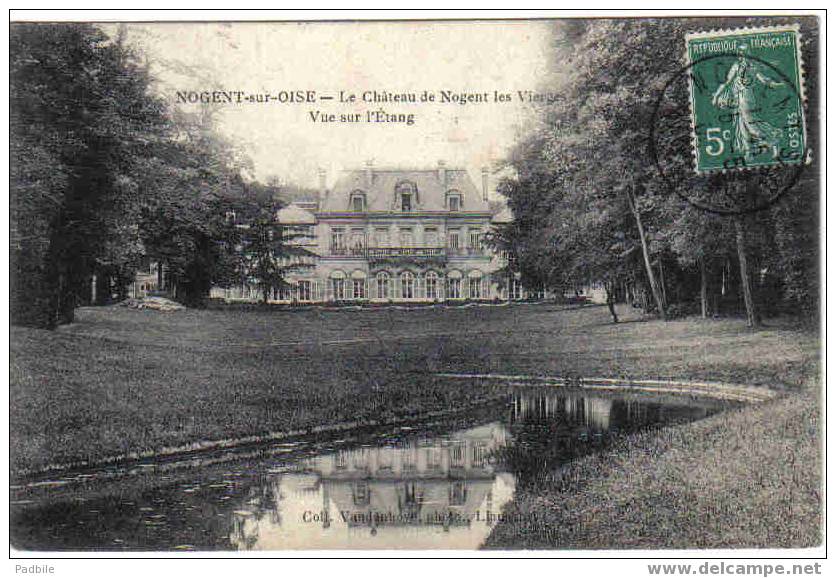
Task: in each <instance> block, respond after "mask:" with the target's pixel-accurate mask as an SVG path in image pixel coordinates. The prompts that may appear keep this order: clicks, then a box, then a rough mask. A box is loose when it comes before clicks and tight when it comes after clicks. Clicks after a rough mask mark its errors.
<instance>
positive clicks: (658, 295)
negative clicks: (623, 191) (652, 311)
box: [627, 189, 668, 321]
mask: <svg viewBox="0 0 836 578" xmlns="http://www.w3.org/2000/svg"><path fill="white" fill-rule="evenodd" d="M627 202H628V203H629V204H630V212H631V213H633V218H634V219H635V220H636V226H637V227H638V229H639V239H640V240H641V244H642V256H643V257H644V268H645V271H646V272H647V279H648V282H649V283H650V291H651V292H652V293H653V300H654V301H656V307H657V309H658V311H659V315H660V316H661V317H662V319H664V320H665V321H667V319H668V315H667V312H666V311H665V304H664V302H663V301H662V292H661V291H660V290H659V284H658V283H656V275H655V274H654V273H653V265H652V264H651V263H650V250H649V249H648V248H647V238H646V236H645V232H644V224H643V223H642V218H641V215H640V214H639V209H638V207H637V206H636V200H635V199H634V198H633V192H632V191H630V190H629V189H628V190H627Z"/></svg>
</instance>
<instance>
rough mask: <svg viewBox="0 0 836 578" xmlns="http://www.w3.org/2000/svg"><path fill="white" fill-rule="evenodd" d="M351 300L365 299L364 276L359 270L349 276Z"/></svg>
mask: <svg viewBox="0 0 836 578" xmlns="http://www.w3.org/2000/svg"><path fill="white" fill-rule="evenodd" d="M351 298H352V299H365V298H366V274H365V273H364V272H363V271H360V270H359V269H358V270H357V271H354V273H352V274H351Z"/></svg>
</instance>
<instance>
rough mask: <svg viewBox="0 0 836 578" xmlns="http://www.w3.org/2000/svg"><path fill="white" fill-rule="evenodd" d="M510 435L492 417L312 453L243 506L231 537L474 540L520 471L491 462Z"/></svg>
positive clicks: (286, 545) (437, 544)
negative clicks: (387, 441) (379, 443)
mask: <svg viewBox="0 0 836 578" xmlns="http://www.w3.org/2000/svg"><path fill="white" fill-rule="evenodd" d="M507 435H508V434H507V430H506V429H505V427H504V426H502V425H501V424H498V423H494V424H488V425H485V426H480V427H477V428H473V429H469V430H466V431H463V432H459V433H457V434H454V435H451V436H449V437H445V438H441V439H435V440H426V441H422V440H408V441H402V442H400V443H398V444H397V445H394V446H383V447H364V448H358V449H352V450H347V451H339V452H336V453H332V454H328V455H323V456H317V457H315V458H311V459H310V460H308V461H307V462H306V463H304V464H302V466H301V470H302V471H301V472H298V473H289V474H281V475H276V476H275V477H274V478H273V479H272V480H270V487H271V490H270V492H269V493H270V494H271V495H270V496H269V497H268V499H266V500H265V499H262V498H263V496H255V497H254V498H251V499H250V500H249V502H248V504H247V507H245V508H242V509H240V510H238V511H236V514H235V521H234V528H233V532H232V536H231V540H232V542H233V544H234V545H235V546H236V547H238V548H242V549H245V548H246V549H292V548H308V549H310V548H337V547H340V548H467V549H472V548H476V547H478V546H479V545H480V544H481V543H482V541H484V539H485V538H486V537H487V535H488V533H489V532H490V530H491V528H492V527H493V525H494V523H495V518H491V517H494V516H496V515H497V514H499V512H500V511H501V509H502V506H503V505H504V504H505V503H507V502H508V501H509V500H510V499H511V497H512V495H513V490H514V482H513V478H511V477H510V476H509V475H507V474H503V473H498V472H496V471H495V466H494V463H493V455H494V452H495V451H496V450H497V449H499V448H501V447H504V446H505V445H506V443H507ZM268 511H269V513H268Z"/></svg>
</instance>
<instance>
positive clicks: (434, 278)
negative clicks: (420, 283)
mask: <svg viewBox="0 0 836 578" xmlns="http://www.w3.org/2000/svg"><path fill="white" fill-rule="evenodd" d="M425 293H426V296H427V299H433V300H435V299H438V274H437V273H436V272H435V271H430V272H429V273H427V277H426V290H425Z"/></svg>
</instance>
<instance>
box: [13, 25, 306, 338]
mask: <svg viewBox="0 0 836 578" xmlns="http://www.w3.org/2000/svg"><path fill="white" fill-rule="evenodd" d="M9 47H10V103H9V104H10V147H11V151H10V261H11V272H10V273H11V283H10V285H11V287H10V292H11V307H10V308H11V311H10V312H11V319H12V322H13V323H15V324H20V325H27V326H33V327H41V328H54V327H56V326H57V325H59V324H62V323H68V322H71V321H72V320H73V318H74V311H75V309H76V307H78V306H79V305H81V304H84V303H88V302H89V301H90V299H91V296H92V295H94V294H95V295H96V296H97V298H98V299H99V300H103V299H108V298H109V297H110V296H111V295H112V294H114V293H115V294H116V295H117V298H123V297H125V296H126V294H127V288H128V286H129V285H130V283H131V282H132V281H133V279H134V276H135V272H136V270H137V268H138V267H139V266H140V265H141V264H142V263H147V261H148V260H151V261H154V262H157V263H160V264H161V267H160V271H161V272H163V271H164V278H163V279H161V281H163V283H164V284H165V287H166V289H167V290H168V291H169V292H170V293H171V294H172V295H173V296H174V297H175V298H176V299H177V300H178V301H181V302H183V303H185V304H187V305H191V306H201V305H202V304H204V303H205V300H206V298H207V297H208V295H209V289H210V288H211V287H212V286H213V285H219V286H233V285H236V284H240V283H243V282H248V283H254V284H256V285H258V286H259V288H260V290H261V291H262V293H263V294H264V295H266V294H267V293H268V292H269V291H272V290H273V289H274V288H279V287H282V286H283V284H284V274H285V273H286V272H287V267H288V265H287V264H284V265H282V263H283V260H282V257H283V256H286V255H287V254H288V253H292V252H293V251H294V249H293V248H292V247H289V244H288V240H289V239H292V238H293V233H292V232H282V231H281V228H280V227H279V226H278V225H277V224H276V223H275V220H274V219H273V218H272V216H273V215H274V214H275V211H276V209H278V208H279V207H280V206H281V201H280V194H279V193H280V191H279V190H278V188H277V187H276V186H269V185H264V184H261V183H258V182H254V181H252V180H248V179H245V178H244V177H243V176H242V175H243V174H245V172H246V169H247V168H248V166H247V161H246V159H242V157H241V155H240V154H238V153H237V151H236V150H235V148H234V147H232V146H231V145H230V143H229V142H227V141H225V140H224V139H223V138H222V137H221V136H220V135H219V133H218V131H217V130H215V127H214V122H213V115H212V110H211V109H209V108H203V109H200V111H199V112H198V113H196V114H185V113H183V112H182V111H180V110H178V109H176V108H173V107H170V106H168V105H167V103H166V102H165V101H164V100H163V99H162V98H161V97H160V96H159V95H157V94H156V93H155V92H154V90H153V83H154V78H153V77H152V75H151V73H150V72H149V69H148V67H147V65H145V64H143V62H142V59H141V57H140V55H139V54H137V53H136V52H135V51H134V50H133V49H132V48H131V47H130V46H129V45H128V42H127V41H126V38H125V33H124V29H120V30H119V31H118V33H115V34H112V35H108V34H106V33H105V32H103V31H102V30H101V29H100V28H99V27H97V26H94V25H90V24H14V25H13V26H12V27H11V29H10V41H9ZM230 214H235V215H237V217H236V218H234V219H230V218H229V215H230ZM284 261H287V259H285V260H284ZM161 277H162V274H161ZM94 279H95V283H96V284H97V285H98V287H97V289H98V290H97V291H94V290H93V287H92V284H93V280H94ZM265 299H266V297H265Z"/></svg>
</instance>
